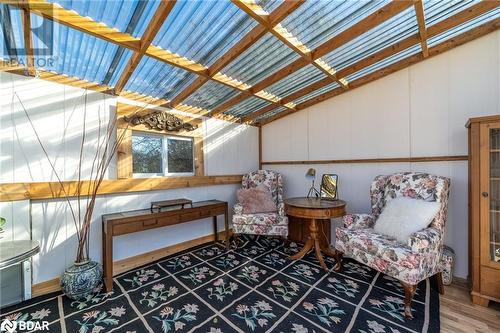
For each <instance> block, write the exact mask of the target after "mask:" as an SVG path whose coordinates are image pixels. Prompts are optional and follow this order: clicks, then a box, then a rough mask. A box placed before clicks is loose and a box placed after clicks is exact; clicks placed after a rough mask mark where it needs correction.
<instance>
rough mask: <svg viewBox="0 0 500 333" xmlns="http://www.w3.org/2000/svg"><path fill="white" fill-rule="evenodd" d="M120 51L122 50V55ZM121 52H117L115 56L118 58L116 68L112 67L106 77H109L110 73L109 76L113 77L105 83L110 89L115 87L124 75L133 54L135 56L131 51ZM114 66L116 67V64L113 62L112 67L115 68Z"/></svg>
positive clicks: (124, 50) (123, 50)
mask: <svg viewBox="0 0 500 333" xmlns="http://www.w3.org/2000/svg"><path fill="white" fill-rule="evenodd" d="M119 50H121V54H120V52H118V51H119ZM119 50H117V52H116V53H115V55H114V57H117V58H118V59H117V60H116V67H114V68H111V67H110V68H109V69H108V72H107V73H106V75H108V73H109V75H111V77H110V79H109V82H104V83H106V84H108V85H109V86H110V87H114V86H115V85H116V83H117V82H118V80H119V79H120V76H121V75H122V73H123V69H124V68H125V66H126V65H127V63H128V61H129V60H130V57H131V56H132V54H134V52H132V51H131V50H129V49H125V48H122V49H119ZM113 60H114V58H113ZM113 65H114V63H113V62H112V63H111V65H110V66H113Z"/></svg>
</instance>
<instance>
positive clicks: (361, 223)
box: [342, 214, 375, 229]
mask: <svg viewBox="0 0 500 333" xmlns="http://www.w3.org/2000/svg"><path fill="white" fill-rule="evenodd" d="M342 221H343V222H344V227H345V228H347V229H366V228H371V227H373V225H374V224H375V218H374V217H373V215H371V214H347V215H344V217H343V218H342Z"/></svg>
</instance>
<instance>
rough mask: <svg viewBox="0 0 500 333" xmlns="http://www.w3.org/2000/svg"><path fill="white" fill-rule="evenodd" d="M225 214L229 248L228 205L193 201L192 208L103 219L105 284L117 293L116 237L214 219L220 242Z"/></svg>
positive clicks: (129, 214)
mask: <svg viewBox="0 0 500 333" xmlns="http://www.w3.org/2000/svg"><path fill="white" fill-rule="evenodd" d="M218 215H224V226H225V229H226V230H225V232H226V239H225V242H226V248H229V237H228V236H229V234H228V233H229V221H228V204H227V202H225V201H219V200H208V201H199V202H193V204H192V206H191V207H187V208H180V207H178V206H176V207H165V208H162V209H161V210H160V211H154V212H152V211H151V210H150V209H141V210H133V211H128V212H120V213H113V214H105V215H103V216H102V263H103V268H104V282H105V284H106V290H107V291H108V292H110V291H112V290H113V236H119V235H125V234H131V233H134V232H139V231H144V230H149V229H154V228H161V227H166V226H169V225H175V224H180V223H184V222H189V221H194V220H199V219H203V218H207V217H213V227H214V241H215V242H217V240H218V239H217V216H218Z"/></svg>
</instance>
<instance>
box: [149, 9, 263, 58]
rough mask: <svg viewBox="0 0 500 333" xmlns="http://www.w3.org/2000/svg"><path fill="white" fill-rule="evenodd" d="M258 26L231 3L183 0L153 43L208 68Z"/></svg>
mask: <svg viewBox="0 0 500 333" xmlns="http://www.w3.org/2000/svg"><path fill="white" fill-rule="evenodd" d="M256 25H257V22H256V21H255V20H253V19H252V18H251V17H250V16H248V15H247V14H245V13H244V12H243V11H242V10H240V9H239V8H238V7H236V6H235V5H234V4H232V3H231V1H230V0H218V1H191V0H180V1H177V3H176V5H175V6H174V8H173V10H172V12H171V13H170V15H169V16H168V18H167V20H166V22H165V23H164V24H163V26H162V27H161V29H160V31H159V32H158V34H157V35H156V37H155V39H154V41H153V44H154V45H159V46H161V47H162V48H164V49H166V50H169V51H171V52H174V53H177V54H180V55H182V56H184V57H186V58H188V59H191V60H194V61H196V62H198V63H201V64H203V65H205V66H207V67H208V66H210V65H211V64H213V63H214V62H215V61H216V60H217V59H219V58H220V57H221V56H222V55H223V54H224V53H226V52H227V50H228V49H229V48H230V47H232V46H233V45H234V44H236V43H237V42H238V41H239V40H240V39H241V38H242V37H243V36H244V35H245V34H246V33H247V32H248V31H250V30H251V29H252V28H253V27H255V26H256Z"/></svg>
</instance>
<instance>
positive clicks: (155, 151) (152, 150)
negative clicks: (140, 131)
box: [132, 134, 163, 173]
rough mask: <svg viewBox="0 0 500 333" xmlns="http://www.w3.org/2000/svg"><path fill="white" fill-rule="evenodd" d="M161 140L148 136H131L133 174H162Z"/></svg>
mask: <svg viewBox="0 0 500 333" xmlns="http://www.w3.org/2000/svg"><path fill="white" fill-rule="evenodd" d="M161 154H162V138H161V137H155V136H148V135H135V134H134V135H133V136H132V160H133V172H134V173H163V168H162V155H161Z"/></svg>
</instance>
